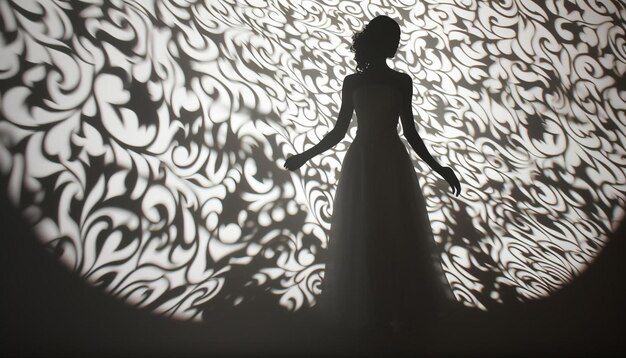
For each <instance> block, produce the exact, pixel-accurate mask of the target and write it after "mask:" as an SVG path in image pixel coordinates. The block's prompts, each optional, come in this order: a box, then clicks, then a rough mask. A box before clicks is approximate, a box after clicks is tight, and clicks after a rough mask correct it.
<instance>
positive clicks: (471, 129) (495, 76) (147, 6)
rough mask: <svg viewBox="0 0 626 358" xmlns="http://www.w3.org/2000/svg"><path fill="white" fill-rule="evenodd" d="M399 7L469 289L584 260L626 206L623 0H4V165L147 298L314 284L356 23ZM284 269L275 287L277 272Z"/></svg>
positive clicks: (478, 296) (495, 289)
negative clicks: (331, 140) (320, 150)
mask: <svg viewBox="0 0 626 358" xmlns="http://www.w3.org/2000/svg"><path fill="white" fill-rule="evenodd" d="M379 14H387V15H389V16H391V17H393V18H395V19H397V20H398V22H399V23H400V25H401V27H402V30H403V35H402V41H401V46H400V49H399V51H398V54H397V56H396V58H395V59H393V65H394V67H395V68H396V69H398V70H401V71H404V72H406V73H409V74H411V76H412V77H413V78H414V93H415V96H414V111H415V113H416V121H417V126H418V130H419V132H420V134H421V135H422V137H423V138H424V140H425V141H426V142H427V145H428V146H429V148H431V150H432V152H433V154H434V155H435V157H436V158H437V159H438V160H439V161H440V162H442V163H443V164H445V165H450V166H452V167H453V168H454V169H455V171H457V172H458V173H459V174H460V176H461V177H462V185H463V192H462V194H461V196H459V197H452V196H450V195H448V193H449V192H448V191H447V190H448V189H447V187H446V185H445V182H443V181H442V180H441V179H440V178H438V177H437V176H436V175H434V174H433V173H431V171H430V170H429V169H428V168H427V167H426V166H425V165H424V164H423V162H421V161H419V160H418V159H417V157H415V156H414V158H415V164H416V170H417V171H418V173H420V184H421V185H422V189H423V192H424V196H425V198H426V200H427V203H428V210H429V214H430V217H431V221H432V226H433V231H434V234H435V240H436V242H437V244H438V247H439V249H440V252H441V260H442V265H443V267H444V270H445V272H446V275H447V278H448V280H449V283H450V285H451V287H452V289H453V292H454V294H455V297H456V299H457V300H459V301H461V302H463V304H465V305H466V306H474V307H479V308H481V309H487V308H488V307H489V306H490V305H493V304H498V303H502V302H507V301H511V300H526V299H531V298H538V297H543V296H546V295H548V294H550V292H553V291H554V290H556V289H558V288H559V287H562V286H563V285H565V284H566V283H568V282H569V281H571V280H572V279H573V278H575V277H576V276H577V275H578V274H579V273H580V272H581V271H582V270H583V269H584V268H585V267H586V266H587V265H588V264H589V263H590V262H592V261H593V259H594V257H595V256H596V255H597V254H598V252H599V251H600V250H601V249H602V247H603V244H604V243H605V242H606V240H607V237H608V235H609V234H610V233H611V231H612V230H614V228H615V227H616V226H617V225H618V224H619V223H620V221H621V219H622V217H623V207H624V205H625V202H624V201H625V197H626V195H625V192H626V156H625V154H626V153H625V150H624V143H626V141H625V140H624V133H625V132H626V89H625V88H624V81H623V80H622V78H623V76H624V73H625V72H626V29H625V27H624V21H625V19H626V9H625V5H624V3H623V2H618V1H610V0H607V1H597V0H584V1H583V0H579V1H565V0H563V1H545V2H544V1H534V2H533V1H527V0H517V1H513V0H503V1H487V0H482V1H472V0H448V1H435V0H427V1H410V0H390V1H387V0H380V1H334V0H325V1H294V0H285V1H282V0H281V1H277V0H276V1H262V0H246V1H244V0H240V1H235V0H220V1H217V0H215V1H208V0H207V1H193V0H186V1H184V0H176V1H166V0H153V1H147V0H146V1H143V0H142V1H138V0H137V1H121V0H114V1H104V0H89V1H87V0H85V1H60V0H58V1H35V0H19V1H18V0H14V1H0V21H1V23H0V27H1V29H2V36H1V37H0V106H1V107H0V144H1V145H0V173H1V176H2V177H3V180H4V182H6V183H8V184H7V187H6V188H3V190H7V192H8V194H9V196H10V198H11V199H12V201H13V204H14V205H15V206H16V207H17V208H18V210H20V211H21V212H22V213H23V214H24V216H25V217H26V218H27V219H28V220H29V221H30V222H31V223H32V224H33V228H34V230H35V231H36V233H37V234H38V236H39V237H40V238H41V241H42V242H43V243H44V244H45V245H46V247H48V248H49V249H50V250H51V251H52V252H53V253H54V254H55V255H57V256H58V258H59V260H60V261H61V262H63V264H64V265H65V266H67V267H68V268H69V269H71V270H72V271H75V272H76V273H77V274H78V275H80V276H81V277H82V278H84V279H85V280H86V281H88V282H89V283H91V284H94V285H97V286H100V287H101V288H102V289H103V290H106V291H107V292H109V293H110V294H112V295H114V296H116V297H119V298H120V299H122V300H125V301H126V302H128V303H131V304H134V305H137V306H139V307H143V308H145V309H147V310H150V311H154V312H156V313H159V314H163V315H168V316H171V317H175V318H179V319H193V320H201V319H202V312H203V311H204V310H205V308H206V307H208V306H207V305H209V306H210V305H211V304H212V302H215V300H216V299H217V298H218V297H222V298H224V299H226V300H228V302H230V303H231V304H233V305H239V304H241V303H242V302H245V301H246V300H248V299H250V298H251V297H254V296H258V295H262V294H266V295H270V296H271V297H275V299H276V301H277V302H278V303H280V304H281V305H283V306H285V307H286V308H288V309H290V310H298V309H301V308H303V307H309V306H312V305H314V304H315V300H316V297H317V295H319V293H320V291H319V290H320V288H319V285H320V282H321V279H322V278H323V271H324V263H323V262H324V255H323V254H324V250H325V248H326V243H327V240H328V237H327V235H328V230H329V222H330V216H331V214H332V199H333V195H334V188H335V185H336V180H337V176H338V173H339V170H340V167H341V161H342V158H343V156H344V153H345V150H346V149H347V147H348V146H349V143H350V139H351V138H353V136H354V129H355V127H354V123H353V127H352V129H351V130H350V131H349V135H348V137H349V138H346V140H345V141H344V142H342V143H341V144H340V145H339V146H338V147H337V148H336V150H333V151H329V152H327V153H324V154H323V155H320V156H318V157H317V158H315V159H313V160H312V161H311V162H310V164H309V165H307V166H306V167H305V169H303V170H302V171H301V172H300V173H291V172H287V171H285V170H284V169H283V168H282V163H283V160H284V158H285V157H286V156H288V155H291V154H293V153H295V152H300V151H302V150H303V149H305V148H308V147H310V146H311V145H313V144H315V143H317V142H318V141H319V140H320V139H321V138H322V137H323V136H324V135H325V134H326V133H327V132H328V131H329V129H330V128H332V126H333V125H334V122H335V118H336V115H337V113H338V109H339V105H340V102H341V98H340V89H341V85H342V79H343V77H344V76H345V75H347V74H349V73H351V72H353V68H354V67H355V66H354V65H355V63H354V61H353V60H352V58H353V56H352V54H351V53H350V51H349V47H350V42H351V36H352V34H353V33H354V32H355V31H358V30H361V29H362V28H363V26H364V24H365V23H366V22H367V21H368V19H371V18H373V17H374V16H376V15H379ZM265 292H267V293H265Z"/></svg>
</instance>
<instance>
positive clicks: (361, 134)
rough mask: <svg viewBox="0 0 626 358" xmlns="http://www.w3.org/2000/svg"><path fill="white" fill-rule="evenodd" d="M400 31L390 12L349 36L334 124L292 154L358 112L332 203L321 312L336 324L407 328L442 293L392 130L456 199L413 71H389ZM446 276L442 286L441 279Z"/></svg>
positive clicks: (299, 158) (412, 180)
mask: <svg viewBox="0 0 626 358" xmlns="http://www.w3.org/2000/svg"><path fill="white" fill-rule="evenodd" d="M399 41H400V27H399V25H398V24H397V23H396V22H395V21H394V20H393V19H391V18H389V17H387V16H378V17H376V18H374V19H373V20H371V21H370V22H369V24H368V25H367V26H366V27H365V29H364V30H363V31H362V32H360V33H357V34H355V35H354V37H353V45H352V48H351V50H352V51H354V53H355V60H356V62H357V73H355V74H351V75H348V76H347V77H346V78H345V79H344V82H343V89H342V104H341V109H340V111H339V117H338V120H337V124H336V126H335V127H334V128H333V129H332V130H331V131H330V132H329V133H328V134H327V135H326V136H325V137H324V138H323V139H322V140H321V141H320V142H319V143H318V144H317V145H315V146H314V147H312V148H310V149H308V150H306V151H305V152H303V153H300V154H296V155H294V156H291V157H289V158H288V159H287V160H286V162H285V168H287V169H289V170H296V169H298V168H300V167H301V166H302V165H303V164H304V163H306V162H307V161H308V160H309V159H311V158H312V157H314V156H316V155H318V154H320V153H322V152H324V151H326V150H328V149H330V148H331V147H333V146H334V145H336V144H337V143H338V142H339V141H340V140H341V139H342V138H343V137H344V136H345V134H346V131H347V129H348V126H349V123H350V120H351V118H352V112H353V111H354V110H356V115H357V120H358V129H357V134H356V137H355V139H354V141H353V143H352V144H351V146H350V148H349V150H348V152H347V153H346V156H345V159H344V162H343V166H342V169H341V177H340V179H339V184H338V186H337V191H336V195H335V201H334V206H333V217H332V222H331V231H330V239H329V244H328V248H327V250H326V271H325V275H324V280H323V283H322V295H321V298H320V307H321V309H322V312H325V313H328V314H329V317H331V318H333V319H334V320H337V321H338V322H341V323H347V324H350V325H354V326H356V327H360V328H382V329H383V330H398V329H413V328H416V327H417V326H418V324H419V323H423V321H424V320H425V319H426V318H428V316H429V314H431V313H432V312H434V311H435V310H434V308H435V306H437V304H438V302H440V301H441V300H442V299H444V298H445V296H444V295H445V293H446V289H447V285H446V284H445V279H444V278H443V274H442V270H441V266H440V264H439V263H438V261H436V260H434V259H433V257H432V253H433V250H432V247H431V245H432V230H431V228H430V221H429V219H428V213H427V211H426V205H425V202H424V199H423V197H422V193H421V188H420V186H419V184H418V180H417V176H416V174H415V169H414V167H413V164H412V162H411V160H410V157H409V155H408V153H407V150H406V148H405V147H404V145H403V144H402V142H401V140H400V138H399V136H398V131H397V125H398V118H400V119H401V122H402V128H403V132H404V135H405V137H406V139H407V141H408V142H409V144H410V145H411V147H412V148H413V149H414V150H415V152H417V154H418V155H419V156H420V158H422V159H423V160H424V161H425V162H426V163H427V164H428V165H429V166H430V167H431V168H432V169H433V170H434V171H435V172H437V173H438V174H440V175H441V176H442V177H443V178H444V179H445V180H446V181H447V182H448V183H449V184H450V187H451V188H452V193H453V194H456V195H458V194H459V192H460V189H461V187H460V183H459V180H458V179H457V177H456V175H455V174H454V172H453V171H452V169H451V168H449V167H443V166H441V165H439V163H437V161H435V159H433V157H432V156H431V155H430V153H429V152H428V150H427V149H426V146H425V145H424V142H423V141H422V139H421V138H420V136H419V135H418V133H417V131H416V129H415V123H414V119H413V110H412V105H411V101H412V90H413V84H412V81H411V77H410V76H409V75H407V74H404V73H401V72H397V71H394V70H392V69H391V68H389V67H388V66H387V63H386V59H387V58H392V57H393V56H394V55H395V53H396V51H397V49H398V44H399ZM442 281H443V282H442Z"/></svg>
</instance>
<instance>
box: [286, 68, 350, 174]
mask: <svg viewBox="0 0 626 358" xmlns="http://www.w3.org/2000/svg"><path fill="white" fill-rule="evenodd" d="M352 89H353V77H352V76H351V75H350V76H346V78H345V79H344V81H343V88H342V90H341V109H340V110H339V116H338V118H337V123H336V124H335V127H334V128H333V129H332V130H331V131H330V132H328V134H326V136H324V138H322V140H321V141H320V142H319V143H317V144H316V145H315V146H313V147H311V148H309V149H308V150H306V151H304V152H302V153H300V154H296V155H294V156H291V157H289V158H287V160H286V161H285V168H287V169H289V170H296V169H298V168H300V167H301V166H302V165H304V163H306V162H307V161H308V160H309V159H311V158H313V157H315V156H316V155H318V154H320V153H323V152H325V151H327V150H328V149H330V148H332V147H334V146H335V145H337V143H339V142H340V141H341V140H342V139H343V137H345V135H346V132H347V131H348V127H349V126H350V120H351V119H352V112H353V111H354V105H353V103H352Z"/></svg>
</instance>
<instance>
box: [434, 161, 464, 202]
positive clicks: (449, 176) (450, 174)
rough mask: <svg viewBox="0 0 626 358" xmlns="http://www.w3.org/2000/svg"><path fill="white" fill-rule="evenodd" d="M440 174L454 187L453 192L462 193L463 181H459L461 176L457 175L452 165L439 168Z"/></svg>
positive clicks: (455, 193)
mask: <svg viewBox="0 0 626 358" xmlns="http://www.w3.org/2000/svg"><path fill="white" fill-rule="evenodd" d="M439 174H440V175H441V176H442V177H443V178H444V179H445V180H446V181H447V182H448V184H450V187H451V188H452V194H453V195H456V196H459V194H460V193H461V183H460V182H459V178H457V177H456V174H454V171H453V170H452V168H450V167H442V168H441V169H440V170H439Z"/></svg>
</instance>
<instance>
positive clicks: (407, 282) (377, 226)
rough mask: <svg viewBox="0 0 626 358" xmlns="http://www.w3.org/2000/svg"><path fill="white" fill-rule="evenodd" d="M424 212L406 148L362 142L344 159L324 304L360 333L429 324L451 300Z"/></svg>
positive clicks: (391, 142) (390, 141) (329, 314)
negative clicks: (442, 305) (438, 310)
mask: <svg viewBox="0 0 626 358" xmlns="http://www.w3.org/2000/svg"><path fill="white" fill-rule="evenodd" d="M434 253H435V250H434V241H433V236H432V230H431V227H430V221H429V219H428V213H427V211H426V205H425V202H424V198H423V196H422V192H421V188H420V186H419V183H418V180H417V176H416V174H415V169H414V167H413V164H412V162H411V159H410V157H409V155H408V153H407V150H406V148H405V146H404V145H403V144H402V142H401V141H400V139H399V138H398V137H397V136H395V137H393V138H387V139H386V140H380V139H377V140H376V142H374V143H372V141H370V140H364V138H362V137H359V136H358V135H357V138H356V139H355V140H354V142H353V143H352V145H351V146H350V149H349V150H348V152H347V153H346V157H345V159H344V162H343V167H342V171H341V176H340V178H339V184H338V187H337V191H336V195H335V201H334V206H333V217H332V221H331V231H330V238H329V244H328V248H327V252H326V270H325V274H324V280H323V282H322V292H321V297H320V301H319V307H320V310H321V312H322V313H323V314H324V315H325V317H326V319H328V320H330V321H331V322H333V323H336V324H340V325H345V326H349V327H354V328H356V329H366V330H368V329H376V328H380V329H388V330H394V331H396V330H413V329H416V328H419V327H420V326H424V325H428V324H429V322H430V320H431V319H432V318H433V314H434V313H435V312H436V311H437V307H438V306H439V304H440V303H442V302H443V301H444V300H447V299H448V298H449V287H448V285H447V282H446V280H445V277H444V275H443V271H442V269H441V266H440V264H439V261H438V260H437V259H436V258H435V257H434Z"/></svg>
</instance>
